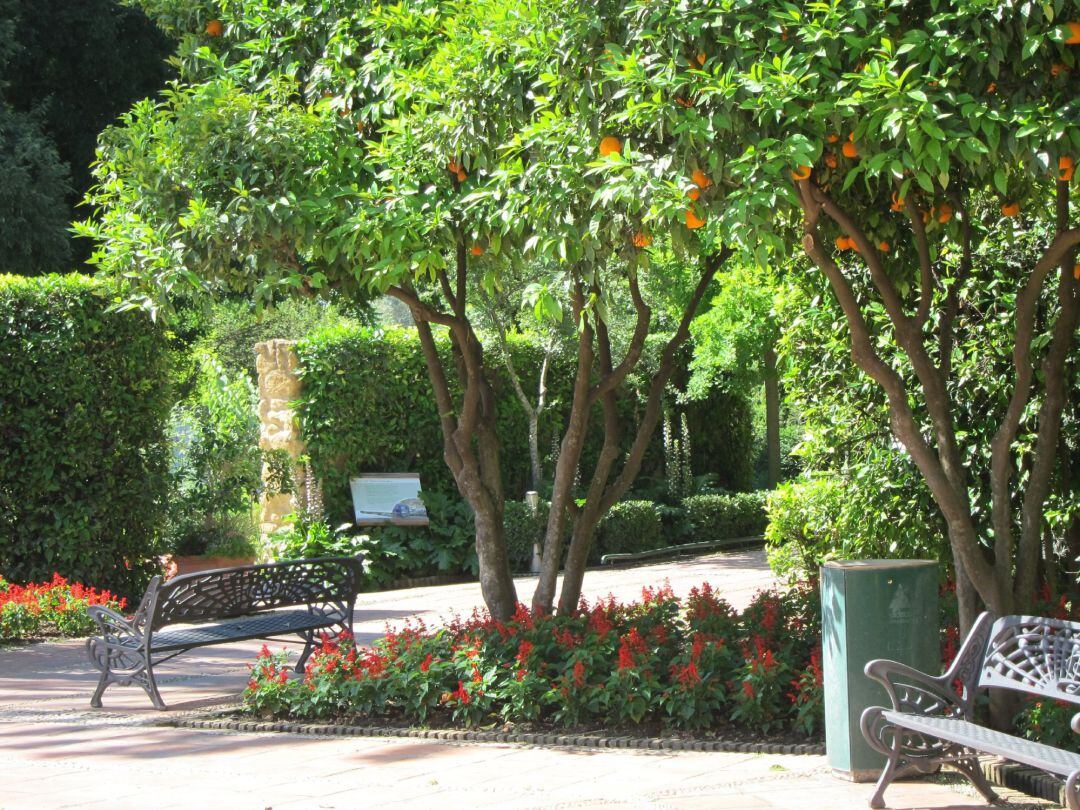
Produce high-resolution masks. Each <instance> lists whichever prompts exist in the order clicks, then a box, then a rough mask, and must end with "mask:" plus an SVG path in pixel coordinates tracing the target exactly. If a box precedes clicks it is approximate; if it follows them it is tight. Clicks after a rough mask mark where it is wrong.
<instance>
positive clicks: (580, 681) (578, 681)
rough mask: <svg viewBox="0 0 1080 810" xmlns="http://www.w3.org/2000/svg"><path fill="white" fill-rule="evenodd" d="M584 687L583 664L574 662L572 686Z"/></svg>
mask: <svg viewBox="0 0 1080 810" xmlns="http://www.w3.org/2000/svg"><path fill="white" fill-rule="evenodd" d="M584 685H585V664H584V662H582V661H576V662H574V686H577V687H582V686H584Z"/></svg>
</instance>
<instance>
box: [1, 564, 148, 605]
mask: <svg viewBox="0 0 1080 810" xmlns="http://www.w3.org/2000/svg"><path fill="white" fill-rule="evenodd" d="M0 581H2V578H0ZM9 604H16V605H26V606H27V607H28V608H30V609H31V610H46V609H54V610H85V609H86V607H87V606H88V605H112V606H114V607H118V608H119V609H120V610H123V609H124V608H125V607H127V600H126V599H120V598H118V597H117V596H115V595H114V594H113V593H111V592H110V591H106V590H100V591H99V590H97V589H96V588H89V587H87V586H86V585H82V584H80V583H78V582H71V583H69V582H68V581H67V579H65V578H64V577H62V576H60V574H56V573H54V574H53V575H52V579H51V580H49V581H48V582H39V583H34V582H30V583H28V584H26V585H8V586H7V589H6V590H4V589H0V609H2V608H3V607H4V606H5V605H9Z"/></svg>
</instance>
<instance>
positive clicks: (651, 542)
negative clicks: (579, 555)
mask: <svg viewBox="0 0 1080 810" xmlns="http://www.w3.org/2000/svg"><path fill="white" fill-rule="evenodd" d="M662 528H663V524H662V523H661V520H660V509H659V507H657V505H656V504H655V503H653V502H652V501H619V502H618V503H616V504H615V505H614V506H612V507H611V511H609V512H608V513H607V514H606V515H604V517H603V518H601V519H600V523H599V525H598V526H597V527H596V543H595V545H596V547H597V549H598V551H599V553H600V554H623V553H634V552H638V551H651V550H652V549H654V548H661V547H663V545H664V540H663V532H662Z"/></svg>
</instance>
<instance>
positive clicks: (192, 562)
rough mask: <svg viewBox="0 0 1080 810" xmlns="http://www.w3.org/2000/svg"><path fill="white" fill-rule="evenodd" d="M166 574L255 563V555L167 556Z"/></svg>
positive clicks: (190, 572) (168, 576) (170, 576)
mask: <svg viewBox="0 0 1080 810" xmlns="http://www.w3.org/2000/svg"><path fill="white" fill-rule="evenodd" d="M163 562H164V563H165V576H166V578H167V579H172V578H173V577H178V576H180V575H181V574H194V573H197V572H199V571H209V570H211V569H212V568H235V567H236V566H239V565H254V563H255V558H254V557H209V556H206V555H203V554H191V555H186V556H185V555H181V556H177V557H166V558H165V559H164V560H163Z"/></svg>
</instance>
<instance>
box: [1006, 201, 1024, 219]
mask: <svg viewBox="0 0 1080 810" xmlns="http://www.w3.org/2000/svg"><path fill="white" fill-rule="evenodd" d="M1019 213H1020V203H1015V202H1014V203H1005V205H1003V206H1001V215H1002V216H1003V217H1015V216H1016V215H1018V214H1019Z"/></svg>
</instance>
